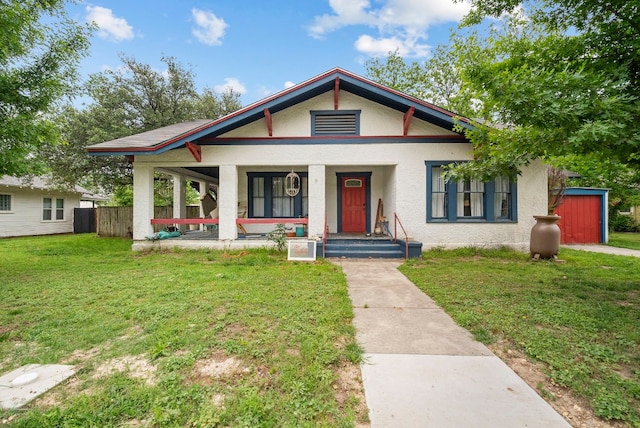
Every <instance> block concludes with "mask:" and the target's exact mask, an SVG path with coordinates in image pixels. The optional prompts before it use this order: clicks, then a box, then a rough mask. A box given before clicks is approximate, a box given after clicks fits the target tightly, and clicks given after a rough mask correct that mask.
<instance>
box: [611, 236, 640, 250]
mask: <svg viewBox="0 0 640 428" xmlns="http://www.w3.org/2000/svg"><path fill="white" fill-rule="evenodd" d="M609 245H611V246H612V247H621V248H630V249H632V250H640V233H623V232H613V233H610V234H609Z"/></svg>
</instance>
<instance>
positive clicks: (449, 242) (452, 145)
mask: <svg viewBox="0 0 640 428" xmlns="http://www.w3.org/2000/svg"><path fill="white" fill-rule="evenodd" d="M456 123H460V124H461V125H462V126H464V127H471V126H472V125H471V123H470V121H469V120H468V119H465V118H463V117H458V116H457V115H456V114H455V113H453V112H450V111H447V110H444V109H442V108H440V107H437V106H435V105H433V104H430V103H427V102H425V101H423V100H420V99H417V98H413V97H411V96H408V95H406V94H404V93H401V92H398V91H396V90H393V89H390V88H387V87H385V86H382V85H379V84H377V83H375V82H373V81H371V80H368V79H366V78H363V77H361V76H358V75H355V74H353V73H350V72H348V71H345V70H343V69H340V68H335V69H332V70H329V71H327V72H325V73H323V74H321V75H319V76H316V77H313V78H311V79H309V80H307V81H305V82H302V83H300V84H298V85H296V86H293V87H291V88H289V89H286V90H284V91H282V92H279V93H277V94H275V95H273V96H270V97H268V98H265V99H263V100H261V101H258V102H256V103H253V104H251V105H248V106H246V107H244V108H242V109H240V110H238V111H236V112H235V113H232V114H229V115H227V116H225V117H222V118H220V119H217V120H197V121H193V122H189V123H181V124H176V125H171V126H167V127H164V128H160V129H157V130H153V131H149V132H145V133H141V134H138V135H133V136H130V137H125V138H120V139H117V140H113V141H108V142H105V143H101V144H96V145H93V146H90V147H89V148H88V150H89V152H90V153H91V154H93V155H125V156H128V157H129V159H130V160H131V161H132V162H133V167H134V224H133V239H134V243H133V248H134V249H142V248H147V247H149V246H167V245H171V246H187V247H203V246H206V247H218V248H233V247H237V248H242V247H248V246H258V245H265V243H267V241H265V240H264V239H262V240H260V239H257V240H256V239H247V237H250V236H252V235H255V236H260V234H264V233H265V232H268V231H270V230H273V229H274V227H275V225H276V224H277V223H284V224H285V225H286V227H287V228H290V229H291V230H292V231H293V230H295V231H303V234H304V235H305V236H307V237H308V238H317V239H318V240H321V241H322V240H326V239H329V238H335V237H336V234H339V235H338V236H339V237H341V238H344V237H345V236H349V237H365V236H367V235H371V238H372V239H373V238H375V237H376V235H380V234H382V235H386V234H387V232H389V233H388V234H389V235H391V236H392V237H394V238H396V239H397V240H400V241H403V242H412V243H421V244H422V245H423V247H424V248H431V247H460V246H492V247H493V246H503V245H506V246H511V247H514V248H518V249H521V250H523V251H526V250H527V248H528V245H529V236H530V231H531V228H532V226H533V224H534V219H533V216H534V215H538V214H545V213H546V207H547V172H546V168H545V167H544V166H543V165H542V164H541V163H539V162H534V163H532V164H530V165H529V166H527V167H526V168H524V170H523V171H522V175H521V176H520V177H519V178H518V180H517V181H512V180H509V179H508V178H506V177H496V178H495V180H493V181H490V182H480V181H474V180H466V181H461V182H445V180H444V179H443V177H442V172H443V166H444V165H447V164H450V163H452V162H464V161H467V160H469V159H471V158H472V146H471V144H470V142H469V141H468V140H467V139H466V138H465V136H464V135H463V134H462V133H461V132H457V131H455V130H454V125H455V124H456ZM154 172H163V173H169V174H172V175H173V176H174V185H175V188H174V195H175V198H174V199H175V201H174V204H175V205H174V213H179V215H174V216H175V217H177V218H175V219H154V216H153V180H154ZM187 180H188V181H190V182H194V181H195V182H199V183H200V185H199V188H200V190H201V193H202V196H206V193H207V189H210V188H211V187H215V188H216V189H217V194H216V195H215V198H216V206H217V213H216V215H215V216H214V217H215V218H212V217H211V216H209V213H208V212H204V211H203V212H202V213H201V217H200V218H199V219H187V218H185V215H184V213H185V212H186V211H185V204H184V193H185V192H184V188H185V183H186V182H187ZM207 211H208V210H207ZM192 223H200V224H203V223H213V224H214V225H215V228H214V229H215V231H214V232H211V234H210V235H209V236H210V239H205V240H190V239H188V235H189V234H188V233H187V234H185V235H183V236H181V237H180V239H175V240H171V239H168V240H158V241H151V240H148V239H147V237H148V236H149V235H151V234H152V233H153V225H154V224H171V225H172V226H178V227H184V226H185V225H186V224H192ZM301 226H302V227H303V229H301ZM245 232H246V233H245ZM263 236H264V235H263ZM185 238H186V239H185ZM323 244H327V245H328V243H325V242H323ZM405 255H406V254H405Z"/></svg>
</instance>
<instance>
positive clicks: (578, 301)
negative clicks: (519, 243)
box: [400, 248, 640, 427]
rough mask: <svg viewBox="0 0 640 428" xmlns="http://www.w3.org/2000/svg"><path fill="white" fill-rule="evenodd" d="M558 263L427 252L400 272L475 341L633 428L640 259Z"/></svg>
mask: <svg viewBox="0 0 640 428" xmlns="http://www.w3.org/2000/svg"><path fill="white" fill-rule="evenodd" d="M560 255H561V258H562V259H563V260H565V261H566V263H554V262H550V261H540V262H532V261H530V260H529V256H528V255H525V254H519V253H514V252H512V251H507V250H502V251H484V250H480V249H464V250H458V251H431V252H427V253H424V256H423V259H422V260H411V261H409V262H407V263H406V264H405V265H403V266H402V267H401V268H400V270H401V271H402V272H403V273H404V274H405V275H406V276H407V277H408V278H409V279H411V280H412V281H413V282H414V283H415V284H416V285H418V287H419V288H421V289H422V290H423V291H424V292H425V293H426V294H427V295H429V296H431V297H432V298H433V299H434V300H435V301H436V302H437V303H438V304H439V305H441V306H442V307H443V308H444V309H445V310H446V311H447V313H449V314H450V315H451V316H452V317H453V318H454V319H455V320H456V322H458V323H459V324H460V325H462V326H463V327H465V328H467V329H468V330H469V331H471V332H472V333H473V335H474V336H475V337H476V339H478V340H480V341H482V342H484V343H486V344H493V346H498V347H504V348H507V349H509V350H511V349H513V350H515V351H516V352H521V353H524V354H525V355H526V356H527V357H528V358H529V359H530V360H532V361H533V362H537V363H540V364H541V365H542V367H543V370H544V371H545V372H546V374H547V375H548V376H549V377H550V379H551V383H552V384H553V385H559V386H563V387H566V388H569V389H570V390H571V391H573V393H575V394H577V395H578V396H581V397H585V398H586V399H588V402H589V403H590V405H591V407H592V408H593V410H594V412H595V414H597V415H599V416H600V417H602V418H605V419H612V420H622V421H625V423H626V424H628V425H629V426H636V427H639V426H640V259H638V258H634V257H622V256H611V255H605V254H598V253H588V252H582V251H576V250H569V249H564V248H563V249H562V250H561V254H560ZM498 350H499V349H498ZM534 387H535V386H534ZM538 392H539V393H540V394H541V395H542V396H545V397H546V398H547V399H550V400H554V399H555V398H556V397H554V396H553V394H552V393H550V392H549V391H548V390H545V389H544V388H543V387H538Z"/></svg>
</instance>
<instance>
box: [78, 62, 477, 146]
mask: <svg viewBox="0 0 640 428" xmlns="http://www.w3.org/2000/svg"><path fill="white" fill-rule="evenodd" d="M336 88H338V89H339V90H340V91H346V92H350V93H353V94H355V95H358V96H360V97H363V98H366V99H369V100H371V101H373V102H376V103H378V104H381V105H384V106H386V107H389V108H391V109H394V110H397V111H400V112H402V113H406V112H407V111H408V110H409V109H411V108H413V109H414V113H413V116H414V117H416V118H418V119H421V120H424V121H427V122H430V123H433V124H435V125H437V126H440V127H442V128H445V129H449V130H452V129H453V126H454V123H455V119H458V123H460V124H462V125H463V126H468V127H471V125H470V124H469V120H468V119H466V118H464V117H460V116H459V115H456V114H455V113H453V112H451V111H448V110H445V109H443V108H441V107H438V106H435V105H433V104H430V103H428V102H426V101H423V100H420V99H418V98H414V97H412V96H409V95H407V94H404V93H402V92H399V91H396V90H394V89H391V88H388V87H386V86H383V85H380V84H378V83H375V82H373V81H371V80H369V79H366V78H364V77H361V76H358V75H356V74H353V73H351V72H348V71H346V70H343V69H341V68H334V69H332V70H329V71H327V72H325V73H323V74H320V75H318V76H316V77H313V78H311V79H309V80H307V81H305V82H302V83H299V84H297V85H295V86H292V87H291V88H288V89H285V90H283V91H281V92H278V93H277V94H274V95H272V96H270V97H267V98H264V99H262V100H260V101H257V102H255V103H253V104H250V105H248V106H246V107H243V108H241V109H240V110H237V111H235V112H233V113H231V114H228V115H226V116H224V117H221V118H219V119H216V120H210V119H203V120H197V121H192V122H185V123H180V124H176V125H170V126H166V127H163V128H160V129H156V130H153V131H148V132H143V133H140V134H137V135H132V136H129V137H124V138H119V139H116V140H112V141H107V142H104V143H100V144H94V145H92V146H89V147H88V151H89V153H91V154H95V155H101V154H102V155H115V154H120V155H138V154H152V153H162V152H164V151H167V150H171V149H175V148H179V147H183V146H185V144H186V143H187V142H194V141H196V140H198V139H201V138H203V137H207V141H208V142H207V141H202V142H201V144H202V145H206V144H215V142H211V141H212V139H213V138H215V137H217V136H219V135H222V134H225V133H227V132H229V131H231V130H234V129H237V128H239V127H242V126H244V125H246V124H249V123H251V122H254V121H256V120H260V119H263V118H264V117H265V110H266V111H268V114H274V113H277V112H279V111H281V110H284V109H286V108H289V107H291V106H294V105H296V104H299V103H301V102H303V101H306V100H308V99H310V98H313V97H316V96H318V95H321V94H323V93H325V92H329V91H333V90H334V89H336Z"/></svg>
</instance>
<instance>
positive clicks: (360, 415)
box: [333, 362, 371, 428]
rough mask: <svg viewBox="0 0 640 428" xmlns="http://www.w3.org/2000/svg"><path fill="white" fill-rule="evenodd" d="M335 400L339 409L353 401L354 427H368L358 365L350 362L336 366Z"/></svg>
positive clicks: (367, 411) (367, 410) (366, 409)
mask: <svg viewBox="0 0 640 428" xmlns="http://www.w3.org/2000/svg"><path fill="white" fill-rule="evenodd" d="M333 389H334V390H335V396H336V401H337V402H338V404H339V406H340V408H341V409H343V408H344V407H346V404H347V403H348V402H349V401H352V402H353V401H355V402H356V403H357V405H356V406H355V412H356V414H355V416H356V428H367V427H370V426H371V424H370V423H369V408H368V407H367V400H366V399H365V396H364V387H363V383H362V373H361V372H360V367H359V366H357V365H355V364H351V363H346V362H344V363H342V364H341V366H340V367H339V368H338V379H337V380H336V381H335V382H334V383H333Z"/></svg>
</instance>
